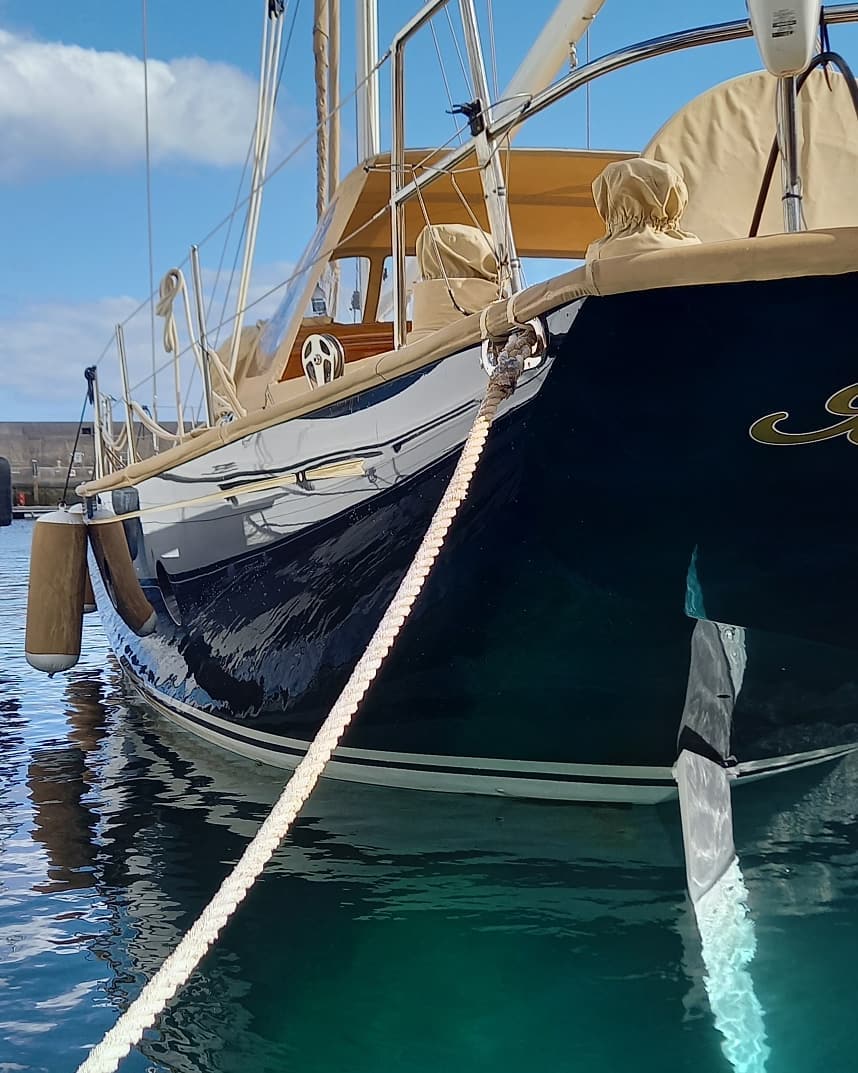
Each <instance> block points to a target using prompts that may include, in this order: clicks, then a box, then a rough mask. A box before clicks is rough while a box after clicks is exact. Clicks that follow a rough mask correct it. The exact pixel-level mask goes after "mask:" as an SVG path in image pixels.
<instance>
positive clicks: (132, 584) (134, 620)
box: [87, 507, 158, 637]
mask: <svg viewBox="0 0 858 1073" xmlns="http://www.w3.org/2000/svg"><path fill="white" fill-rule="evenodd" d="M103 519H112V520H110V521H104V520H103ZM93 523H95V524H93ZM87 531H88V532H89V542H90V545H91V546H92V551H93V554H94V555H95V561H96V562H97V563H98V569H99V572H100V573H101V580H102V581H103V582H104V587H105V589H106V590H107V594H108V596H109V597H110V599H111V601H112V602H113V606H114V607H115V608H116V610H117V611H118V612H119V616H120V618H121V619H122V621H123V622H124V623H125V625H126V626H129V627H130V628H131V629H132V630H134V632H135V633H136V634H137V635H138V636H139V637H146V636H147V635H148V634H150V633H151V632H152V631H153V630H154V629H155V625H156V623H157V621H158V616H157V615H156V614H155V608H154V607H153V606H152V605H151V604H150V603H149V601H148V600H147V599H146V594H145V593H144V592H143V589H142V587H141V585H140V579H139V578H138V577H137V571H136V570H135V569H134V564H133V563H132V561H131V553H130V552H129V550H128V539H127V537H126V535H125V527H124V526H123V524H122V522H121V520H119V519H117V518H116V515H115V514H114V513H113V511H112V510H108V509H107V508H106V507H100V508H99V509H98V510H97V511H95V513H94V514H93V515H92V518H91V519H90V524H89V525H87Z"/></svg>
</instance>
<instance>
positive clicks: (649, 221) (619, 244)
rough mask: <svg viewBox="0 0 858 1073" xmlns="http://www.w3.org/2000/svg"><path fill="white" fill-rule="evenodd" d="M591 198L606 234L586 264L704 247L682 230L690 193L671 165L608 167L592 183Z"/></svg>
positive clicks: (645, 162) (624, 163)
mask: <svg viewBox="0 0 858 1073" xmlns="http://www.w3.org/2000/svg"><path fill="white" fill-rule="evenodd" d="M593 198H594V200H595V202H596V208H597V209H598V210H599V215H600V216H601V217H602V219H603V220H604V221H605V228H606V234H605V236H604V238H600V239H598V240H597V241H596V242H592V243H591V244H590V246H589V247H588V249H587V258H586V259H587V260H588V261H597V260H600V259H601V258H604V257H622V256H623V255H624V254H630V253H644V252H645V251H647V250H664V249H673V248H675V247H676V246H678V245H680V244H682V243H698V242H699V241H700V239H699V238H697V236H696V235H692V234H689V233H688V232H687V231H685V230H683V228H682V227H681V226H680V224H681V221H682V214H683V212H684V211H685V207H686V205H687V204H688V191H687V190H686V188H685V183H684V182H683V181H682V176H681V175H680V174H679V173H678V172H677V171H676V169H675V168H673V167H671V165H670V164H664V163H662V162H661V161H660V160H643V159H641V158H637V159H634V160H619V161H616V162H614V163H613V164H609V165H608V166H607V167H606V168H605V170H604V171H603V172H602V174H601V175H597V176H596V178H595V180H594V181H593Z"/></svg>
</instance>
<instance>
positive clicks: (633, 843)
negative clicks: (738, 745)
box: [0, 522, 858, 1073]
mask: <svg viewBox="0 0 858 1073" xmlns="http://www.w3.org/2000/svg"><path fill="white" fill-rule="evenodd" d="M33 524H34V523H32V522H15V523H13V525H12V526H11V527H9V528H5V529H0V1073H13V1071H14V1073H18V1071H22V1070H33V1071H40V1073H41V1071H50V1073H66V1071H73V1070H74V1069H76V1067H77V1065H78V1064H79V1063H80V1061H82V1059H83V1058H84V1057H85V1055H86V1050H87V1047H88V1046H90V1045H92V1044H93V1043H95V1042H97V1040H98V1039H99V1038H100V1037H101V1036H102V1035H103V1033H104V1032H105V1031H106V1030H107V1028H109V1027H110V1025H112V1024H113V1022H114V1021H115V1020H116V1018H117V1016H118V1014H119V1012H120V1011H121V1010H122V1009H123V1008H124V1007H125V1006H126V1005H127V1004H128V1002H129V1001H130V1000H131V999H132V998H133V997H134V996H135V995H136V994H137V993H138V992H139V990H140V988H141V986H142V984H143V983H144V982H145V980H146V979H147V978H148V977H149V976H150V975H151V974H152V973H153V972H154V971H155V969H156V968H157V967H158V965H159V964H160V963H161V961H162V960H163V958H164V957H165V956H166V955H167V954H168V953H169V952H170V950H171V949H172V948H173V947H174V946H175V944H176V943H177V941H178V939H179V937H180V936H181V934H182V933H183V931H184V929H185V928H187V927H188V925H189V924H190V923H191V922H192V920H193V919H194V916H195V915H196V914H197V913H198V912H199V911H200V909H201V908H202V907H203V906H204V905H205V903H206V901H207V900H208V898H209V897H210V895H211V894H212V893H213V892H214V890H215V889H216V887H217V885H218V883H219V882H220V880H221V879H222V878H223V876H224V875H225V874H226V873H227V871H228V870H229V868H230V866H231V865H232V864H233V863H234V862H235V861H236V860H237V858H238V856H239V855H240V853H241V851H242V850H243V848H244V847H245V845H246V844H247V842H248V840H249V839H250V838H251V837H252V835H253V833H254V831H255V830H256V829H257V827H258V825H259V824H260V822H261V821H262V819H263V818H264V816H265V814H266V811H267V809H268V808H269V807H270V805H271V804H272V803H273V801H274V800H275V798H276V797H277V794H278V792H279V790H280V789H281V787H282V785H283V782H284V779H285V778H286V775H285V773H283V772H279V771H271V770H269V769H266V768H263V767H261V766H259V765H256V764H254V763H252V762H250V761H247V760H244V759H241V758H238V757H234V756H232V755H230V754H227V753H224V752H222V751H220V750H218V749H215V748H214V747H210V746H208V745H206V744H205V743H202V742H200V741H199V740H197V739H196V738H194V737H191V736H189V735H188V734H186V733H184V732H183V731H181V730H179V729H177V728H175V727H173V726H172V725H170V724H169V723H167V722H165V721H164V720H163V719H161V718H160V717H158V716H156V715H154V714H153V713H150V712H149V711H147V710H146V708H145V707H143V706H141V705H140V704H139V703H138V702H137V701H136V700H135V698H134V697H133V696H132V695H131V694H130V693H129V692H128V690H127V688H126V687H125V686H124V685H123V682H122V679H121V676H120V674H119V671H118V669H117V666H116V664H115V662H114V661H113V659H112V657H111V656H110V655H109V653H108V649H107V646H106V643H105V640H104V637H103V635H102V633H101V630H100V627H99V624H98V617H97V615H90V616H87V619H86V624H85V629H84V648H85V651H84V656H83V658H82V659H81V662H80V664H79V665H78V666H77V667H76V668H75V669H74V670H72V671H71V672H69V673H68V674H66V675H64V676H57V677H55V678H53V679H47V678H45V677H44V676H41V675H39V674H37V673H36V672H35V671H32V670H30V669H29V668H28V666H27V665H26V663H25V661H24V657H23V637H24V615H25V603H26V582H27V578H26V574H27V559H28V552H29V542H30V538H31V534H32V529H33ZM379 688H384V686H383V680H382V681H381V682H380V684H379ZM570 718H572V715H571V713H570ZM734 810H735V824H736V842H737V847H738V850H739V854H740V861H741V868H742V872H743V874H744V881H745V886H746V887H747V891H748V896H747V907H748V911H749V918H748V919H749V922H750V924H751V925H752V929H753V931H752V934H753V941H754V942H755V944H756V951H755V953H754V956H753V958H752V959H751V960H750V961H747V959H746V963H745V964H744V966H743V969H742V971H743V972H745V973H746V975H745V977H744V979H745V983H746V985H747V986H746V988H745V993H746V997H747V992H748V990H749V989H750V990H751V991H752V995H753V1009H754V1010H755V1011H756V1012H755V1014H754V1016H753V1017H751V1018H745V1017H744V1015H743V1013H742V1010H741V1009H739V1008H736V1007H734V1008H733V1013H731V1012H730V1008H729V1004H728V1009H727V1014H726V1015H725V1013H724V1008H723V1007H722V1008H721V1010H720V1012H719V1010H718V1009H717V1003H715V1004H714V1005H713V996H712V993H711V992H712V980H711V977H710V976H707V972H710V971H711V963H710V962H708V961H705V960H704V956H703V952H702V951H701V947H700V941H699V938H698V933H697V929H696V925H695V922H694V917H693V913H692V911H691V908H690V904H689V902H688V900H687V898H686V895H685V889H684V866H683V858H682V844H681V837H680V827H679V816H678V809H677V807H676V806H675V804H673V803H666V804H664V805H661V806H658V807H649V808H643V807H600V808H593V807H584V806H569V805H567V806H554V805H548V804H544V803H543V804H534V803H528V802H519V801H514V800H498V799H489V798H467V797H459V796H452V795H441V794H438V795H431V794H426V793H418V792H408V791H393V790H384V789H379V788H372V787H361V786H353V785H348V784H339V783H334V782H329V781H324V782H323V783H322V784H321V785H320V787H319V789H318V791H317V793H316V794H315V795H314V797H313V798H312V799H311V801H310V802H309V804H308V805H307V807H306V808H305V809H304V812H303V814H302V816H301V818H300V821H299V822H298V824H297V826H296V828H295V829H294V831H293V833H292V835H291V836H290V837H289V839H288V840H287V842H286V843H285V844H284V845H283V846H282V847H281V849H280V850H279V851H278V852H277V854H276V856H275V858H274V860H273V862H272V863H271V865H270V866H269V867H268V868H267V869H266V872H265V874H264V876H263V877H262V879H261V880H260V882H259V883H258V884H257V886H256V887H255V888H254V889H253V890H252V891H251V893H250V895H249V897H248V899H247V901H246V902H245V904H244V905H243V906H242V907H241V908H240V910H239V912H238V914H237V916H236V917H235V918H234V920H233V921H232V922H231V923H230V924H229V926H228V927H227V929H226V930H225V932H224V934H223V935H222V938H221V940H220V942H219V944H218V945H217V947H216V949H215V951H214V952H213V953H212V954H211V955H210V956H209V957H208V958H207V959H206V960H205V961H204V962H203V964H202V966H201V968H200V969H199V970H198V972H197V973H196V975H195V976H194V978H193V979H192V981H191V983H190V984H189V985H188V987H187V988H185V989H184V991H182V992H181V993H180V994H179V996H178V997H177V998H176V999H174V1001H173V1003H172V1004H171V1006H170V1008H169V1010H168V1011H167V1012H166V1014H165V1015H163V1016H162V1018H161V1019H160V1021H159V1022H158V1025H157V1026H156V1027H155V1028H154V1029H152V1030H151V1031H149V1032H148V1033H147V1034H146V1037H145V1040H144V1042H143V1043H142V1044H141V1046H140V1048H139V1049H138V1050H136V1051H135V1052H133V1053H132V1055H131V1056H130V1057H129V1058H128V1059H127V1060H126V1062H125V1063H124V1064H123V1066H122V1067H121V1068H122V1069H123V1070H126V1071H129V1073H131V1071H137V1073H142V1071H144V1070H146V1071H148V1070H151V1071H155V1073H161V1071H168V1070H169V1071H175V1073H239V1071H241V1073H263V1071H264V1073H274V1071H277V1073H280V1071H283V1073H334V1071H336V1073H429V1071H435V1070H438V1069H443V1070H445V1073H479V1071H486V1073H488V1071H491V1073H513V1071H514V1073H557V1071H558V1070H567V1069H568V1070H576V1071H581V1073H591V1071H592V1073H596V1071H613V1070H635V1071H636V1073H650V1071H655V1070H659V1071H664V1070H676V1071H682V1070H693V1071H695V1073H729V1071H730V1070H731V1069H743V1070H745V1071H746V1073H761V1071H762V1070H764V1069H766V1070H770V1071H771V1073H817V1071H819V1073H822V1071H823V1070H825V1071H838V1073H839V1071H848V1070H850V1069H854V1068H855V1067H856V1065H858V1058H856V1057H855V1055H856V1053H858V1038H856V1029H855V1020H854V1013H853V1011H854V1004H855V987H856V985H855V966H856V964H858V825H856V813H858V760H856V759H855V758H851V759H847V760H846V761H842V762H840V763H839V764H837V765H833V766H823V767H820V768H817V769H815V770H813V771H810V772H805V773H799V774H796V775H792V776H790V777H788V778H785V779H782V780H780V781H769V782H762V783H757V784H755V785H751V786H747V787H742V788H741V789H740V790H739V791H737V793H736V794H735V796H734ZM751 949H753V943H752V944H751ZM746 954H748V952H747V951H746ZM707 965H709V966H710V968H709V969H707ZM746 1008H747V1007H746ZM743 1032H746V1033H757V1034H758V1035H760V1036H761V1038H762V1037H764V1046H762V1048H760V1047H757V1048H756V1049H755V1051H754V1053H755V1055H756V1057H754V1058H753V1059H752V1060H746V1059H742V1058H737V1054H741V1053H742V1047H741V1046H738V1047H737V1045H736V1041H737V1039H739V1042H740V1043H741V1036H742V1033H743ZM752 1050H754V1048H752ZM743 1063H744V1064H743Z"/></svg>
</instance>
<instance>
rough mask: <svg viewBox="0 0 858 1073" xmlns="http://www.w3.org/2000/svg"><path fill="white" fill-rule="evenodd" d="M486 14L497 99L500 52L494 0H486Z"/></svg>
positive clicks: (498, 92)
mask: <svg viewBox="0 0 858 1073" xmlns="http://www.w3.org/2000/svg"><path fill="white" fill-rule="evenodd" d="M486 15H487V20H488V27H489V50H490V53H491V59H492V82H493V83H494V91H495V100H497V98H498V97H499V96H500V85H499V83H498V54H497V49H496V47H495V7H494V0H486Z"/></svg>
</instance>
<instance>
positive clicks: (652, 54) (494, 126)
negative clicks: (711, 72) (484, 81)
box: [393, 3, 858, 205]
mask: <svg viewBox="0 0 858 1073" xmlns="http://www.w3.org/2000/svg"><path fill="white" fill-rule="evenodd" d="M823 12H824V16H825V21H826V22H827V23H828V25H829V26H833V25H838V24H841V23H847V22H858V3H855V4H835V5H833V6H831V7H826V8H823ZM751 36H752V31H751V24H750V22H749V21H748V19H736V20H734V21H733V22H722V23H717V24H715V25H712V26H701V27H697V28H695V29H692V30H681V31H679V32H677V33H673V34H665V35H664V36H662V37H654V38H651V39H650V40H648V41H641V42H638V43H637V44H634V45H629V46H627V47H626V48H622V49H617V51H616V52H610V53H608V54H607V55H605V56H600V57H599V58H598V59H595V60H592V61H591V62H590V63H587V64H585V65H584V66H583V67H578V68H576V69H575V70H574V71H570V72H569V74H568V75H565V76H564V77H563V78H561V79H559V80H558V81H557V82H554V83H553V84H552V85H550V86H548V87H547V88H546V89H544V90H543V91H542V92H541V93H537V94H536V96H535V97H533V98H532V99H531V100H530V101H528V102H527V103H526V104H523V105H522V106H521V107H520V108H519V109H516V110H515V111H514V112H512V113H509V114H507V115H504V116H501V117H499V118H498V119H497V120H496V121H495V122H493V123H491V124H490V125H489V134H490V136H491V137H492V138H493V139H497V138H499V137H502V136H503V135H504V134H506V133H508V132H509V131H511V130H512V129H513V128H514V127H517V126H520V125H521V124H522V123H524V122H525V121H526V120H528V119H530V118H531V117H532V116H535V115H538V114H539V113H540V112H543V111H544V110H545V109H546V108H548V107H550V106H551V105H552V104H556V103H557V102H558V101H559V100H562V99H563V98H564V97H568V96H569V94H570V93H573V92H574V91H575V90H576V89H580V88H581V87H582V86H586V85H587V84H588V83H590V82H593V81H594V80H595V79H597V78H601V77H602V76H603V75H606V74H611V73H612V72H614V71H619V70H622V69H623V68H625V67H630V66H632V65H633V64H636V63H640V62H642V61H643V60H650V59H655V58H656V57H657V56H665V55H668V54H669V53H672V52H682V51H684V50H686V49H690V48H699V47H701V46H702V45H715V44H721V43H724V42H728V41H740V40H742V39H744V38H748V37H751ZM473 151H474V146H473V142H472V141H469V142H466V143H465V144H464V145H461V146H457V148H456V149H454V150H452V151H451V152H449V153H448V154H447V155H446V156H444V157H442V159H441V160H439V161H438V162H437V163H436V164H435V165H433V167H432V170H431V171H425V172H423V173H422V174H421V175H419V176H417V177H416V178H415V179H412V180H411V182H409V183H407V184H406V185H404V186H401V187H399V189H398V190H397V191H396V192H395V194H394V195H393V200H394V201H395V202H396V204H397V205H400V204H404V203H405V202H406V201H408V200H410V198H412V197H414V196H415V195H416V194H417V192H418V191H420V190H422V189H423V188H424V187H426V186H429V185H430V184H431V183H433V182H434V181H435V180H436V179H437V178H438V177H439V176H440V175H443V174H445V173H446V172H448V171H450V170H452V169H453V168H455V167H456V166H457V165H458V164H460V163H461V162H462V161H463V160H464V159H465V158H466V157H467V156H468V155H469V154H471V153H472V152H473Z"/></svg>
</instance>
